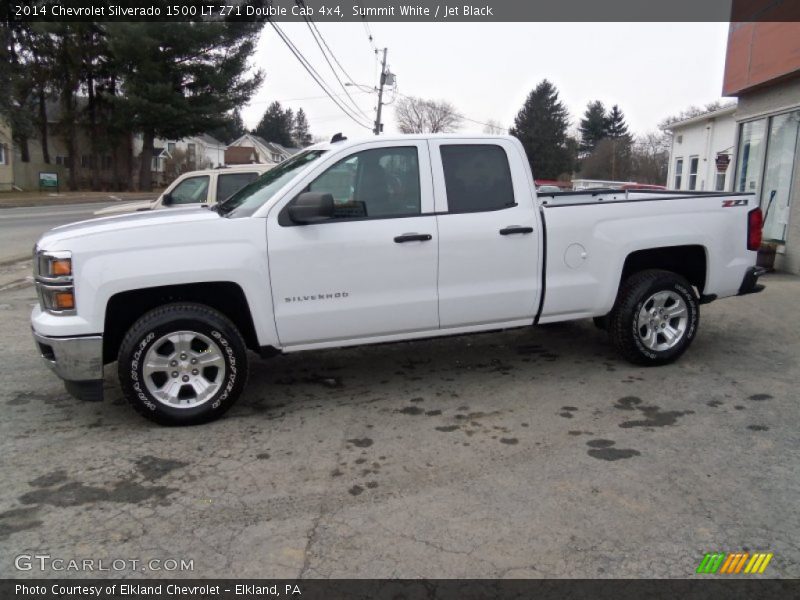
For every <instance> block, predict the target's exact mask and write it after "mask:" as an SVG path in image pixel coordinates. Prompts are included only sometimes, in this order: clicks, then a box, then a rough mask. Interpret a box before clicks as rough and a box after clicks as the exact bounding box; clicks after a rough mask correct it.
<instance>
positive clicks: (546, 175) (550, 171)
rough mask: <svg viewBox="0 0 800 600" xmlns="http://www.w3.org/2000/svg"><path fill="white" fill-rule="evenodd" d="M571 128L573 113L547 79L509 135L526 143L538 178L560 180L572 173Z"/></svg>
mask: <svg viewBox="0 0 800 600" xmlns="http://www.w3.org/2000/svg"><path fill="white" fill-rule="evenodd" d="M568 125H569V113H568V112H567V108H566V107H565V106H564V104H563V103H562V102H561V101H560V100H559V99H558V90H557V89H556V88H555V86H554V85H553V84H552V83H550V82H549V81H547V79H544V80H542V82H541V83H539V85H537V86H536V88H535V89H534V90H533V91H532V92H531V93H530V94H528V98H527V99H526V100H525V104H524V105H523V107H522V109H521V110H520V111H519V113H518V114H517V116H516V118H515V119H514V126H513V127H512V128H511V130H510V132H509V133H511V135H513V136H515V137H517V138H518V139H519V140H520V141H521V142H522V145H523V147H524V148H525V152H526V153H527V155H528V162H530V165H531V169H532V170H533V175H534V177H536V178H537V179H557V178H558V177H559V176H560V175H563V174H565V173H571V171H572V158H571V156H570V150H569V148H568V140H567V127H568Z"/></svg>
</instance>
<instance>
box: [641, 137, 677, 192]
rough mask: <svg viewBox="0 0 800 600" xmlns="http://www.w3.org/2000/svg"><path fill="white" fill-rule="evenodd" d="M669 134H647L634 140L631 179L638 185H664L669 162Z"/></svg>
mask: <svg viewBox="0 0 800 600" xmlns="http://www.w3.org/2000/svg"><path fill="white" fill-rule="evenodd" d="M670 139H671V138H670V136H669V134H665V133H664V132H662V131H659V132H649V133H646V134H644V135H641V136H639V137H637V138H636V141H635V142H634V144H633V153H632V156H631V163H632V164H631V178H632V179H633V180H634V181H637V182H639V183H655V184H659V185H664V184H665V183H666V182H667V163H668V162H669V144H670Z"/></svg>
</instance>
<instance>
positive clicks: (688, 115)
mask: <svg viewBox="0 0 800 600" xmlns="http://www.w3.org/2000/svg"><path fill="white" fill-rule="evenodd" d="M734 105H736V101H735V100H727V101H722V100H714V102H709V103H708V104H706V105H705V106H703V107H700V106H694V105H692V106H690V107H689V108H687V109H685V110H682V111H681V112H679V113H678V114H677V115H672V116H669V117H667V118H666V119H664V120H662V121H661V122H660V123H659V124H658V127H659V129H669V127H670V125H672V124H673V123H677V122H678V121H683V120H684V119H692V118H694V117H699V116H700V115H704V114H706V113H710V112H714V111H716V110H721V109H723V108H729V107H731V106H734Z"/></svg>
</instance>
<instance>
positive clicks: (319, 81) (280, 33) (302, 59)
mask: <svg viewBox="0 0 800 600" xmlns="http://www.w3.org/2000/svg"><path fill="white" fill-rule="evenodd" d="M267 21H268V22H269V24H270V25H271V26H272V28H273V29H274V30H275V32H276V33H277V34H278V37H280V39H281V41H282V42H283V43H284V44H285V45H286V47H287V48H289V51H290V52H291V53H292V54H293V55H294V57H295V58H296V59H297V60H298V62H299V63H300V65H301V66H302V67H303V68H304V69H305V70H306V72H307V73H308V74H309V75H310V76H311V78H312V79H313V80H314V82H315V83H316V84H317V85H318V86H319V87H320V88H321V89H322V91H323V92H325V94H326V95H327V96H328V97H329V98H330V99H331V101H332V102H333V103H334V104H335V105H336V106H337V107H338V108H339V109H340V110H341V111H342V112H343V113H344V114H345V115H346V116H347V117H349V118H350V119H351V120H352V121H353V122H354V123H356V124H357V125H359V126H360V127H363V128H364V129H372V127H371V126H370V125H367V124H365V123H363V122H362V121H361V120H360V119H359V118H358V116H357V115H356V114H354V113H353V112H352V109H351V108H349V107H348V106H347V105H346V104H343V103H342V102H340V101H339V100H338V98H337V97H336V96H335V95H334V94H333V93H332V92H331V90H329V89H328V86H327V84H326V82H325V81H324V79H323V78H322V76H321V75H320V74H319V73H318V72H317V70H316V69H314V67H313V65H312V64H311V63H310V62H309V60H308V59H307V58H306V57H305V56H304V55H303V53H302V52H300V50H299V49H298V48H297V46H295V45H294V43H293V42H292V41H291V39H289V36H287V35H286V33H285V32H284V31H283V30H282V29H281V28H280V27H279V26H278V24H277V23H275V22H274V21H273V20H272V19H267Z"/></svg>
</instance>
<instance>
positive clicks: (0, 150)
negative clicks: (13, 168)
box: [0, 144, 8, 165]
mask: <svg viewBox="0 0 800 600" xmlns="http://www.w3.org/2000/svg"><path fill="white" fill-rule="evenodd" d="M7 164H8V146H7V145H6V144H0V165H7Z"/></svg>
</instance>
